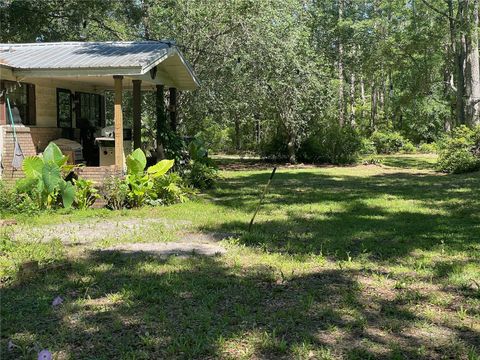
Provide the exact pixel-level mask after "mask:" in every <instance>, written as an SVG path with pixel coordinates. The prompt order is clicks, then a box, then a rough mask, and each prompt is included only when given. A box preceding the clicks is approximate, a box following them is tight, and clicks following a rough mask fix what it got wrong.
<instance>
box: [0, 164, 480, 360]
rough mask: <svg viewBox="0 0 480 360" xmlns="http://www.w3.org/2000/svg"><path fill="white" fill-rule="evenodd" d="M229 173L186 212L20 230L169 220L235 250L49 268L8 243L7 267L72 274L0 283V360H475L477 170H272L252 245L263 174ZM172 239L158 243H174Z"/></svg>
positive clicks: (66, 252) (80, 256) (59, 219)
mask: <svg viewBox="0 0 480 360" xmlns="http://www.w3.org/2000/svg"><path fill="white" fill-rule="evenodd" d="M222 161H223V163H222V164H223V165H225V166H227V168H228V169H232V168H234V169H242V170H237V171H231V170H229V171H224V172H222V176H223V179H222V180H221V182H220V183H219V185H218V187H217V189H215V190H212V191H210V192H208V193H207V194H205V195H203V196H201V197H200V198H199V199H197V200H196V201H192V202H189V203H186V204H178V205H174V206H170V207H164V208H154V209H152V208H143V209H138V210H134V211H122V212H109V211H105V210H89V211H83V212H75V211H74V212H66V213H63V214H59V213H54V214H45V215H41V216H39V217H36V218H34V219H32V218H27V217H19V218H18V219H19V221H20V222H21V223H22V224H24V225H28V226H34V227H35V226H40V225H45V224H57V223H65V226H68V222H70V221H91V219H92V217H95V219H96V220H99V219H100V220H101V219H102V218H115V219H129V218H139V219H140V218H149V217H161V218H167V219H170V220H189V221H191V225H189V226H188V229H189V231H205V232H209V231H212V232H221V233H229V234H231V237H230V238H229V239H228V240H224V241H223V245H224V246H225V247H227V248H228V250H229V251H228V253H227V254H226V255H224V256H217V257H211V258H202V257H191V258H179V257H170V258H169V259H167V260H159V259H158V258H155V257H152V256H149V255H145V256H141V255H135V256H133V255H123V254H121V253H115V252H110V253H102V252H99V251H98V246H99V245H98V244H95V245H94V246H93V245H92V247H86V248H82V249H78V248H74V247H73V248H72V247H65V248H64V249H57V245H58V244H57V243H55V244H57V245H55V246H54V245H52V244H50V245H42V246H44V248H43V250H42V252H41V254H40V255H41V256H40V255H38V254H36V252H35V251H31V249H32V243H31V241H27V240H22V242H21V243H18V244H15V245H12V242H8V240H6V241H7V242H8V245H9V247H7V246H4V247H3V248H2V249H0V251H2V254H1V256H2V259H3V260H2V261H6V262H8V264H10V265H11V266H15V264H18V263H19V261H20V259H21V260H25V259H26V258H28V257H29V256H30V257H35V256H37V258H38V259H39V260H40V261H41V262H42V263H45V264H47V263H51V262H57V261H61V262H62V264H64V265H65V266H63V267H62V268H58V269H52V270H46V271H44V272H42V273H41V274H39V275H38V276H37V277H36V278H34V279H32V280H31V281H29V282H24V283H21V284H19V283H17V282H15V281H14V279H13V278H12V277H10V278H9V279H8V278H4V280H5V282H4V284H3V288H2V289H1V291H2V297H1V300H2V304H1V305H2V306H1V319H2V323H1V327H2V328H1V343H0V349H1V350H0V355H1V356H0V357H1V358H2V359H18V358H24V359H33V358H35V354H36V350H35V349H36V348H48V349H50V350H51V351H52V352H54V355H55V356H56V358H58V359H112V358H115V359H152V358H154V359H155V358H188V359H190V358H198V359H205V358H225V359H230V358H232V359H233V358H235V359H237V358H244V359H250V358H268V359H272V358H288V359H290V358H292V359H309V358H315V359H369V358H372V359H376V358H380V359H421V358H429V359H430V358H449V359H450V358H452V359H479V351H480V288H479V286H480V285H479V282H480V240H479V234H480V231H479V230H480V213H479V211H478V209H479V206H480V193H479V191H478V189H479V186H480V174H479V173H473V174H466V175H452V176H446V175H442V174H439V173H436V172H434V171H432V163H433V162H434V159H433V160H432V158H431V157H421V156H400V157H398V156H397V157H394V156H391V157H383V162H382V166H371V165H369V166H356V167H304V168H279V169H278V172H277V175H276V177H275V179H274V181H273V183H272V186H271V189H270V193H269V194H268V196H267V198H266V201H265V204H264V206H263V208H262V209H261V211H260V213H259V215H258V216H257V219H256V222H255V225H254V228H253V231H252V233H247V228H248V222H249V221H250V217H251V214H252V213H253V211H254V209H255V206H256V204H257V202H258V199H259V194H260V192H261V190H262V187H263V186H264V184H265V183H266V181H267V179H268V177H269V173H270V169H269V168H268V165H263V166H260V164H257V163H256V164H255V166H254V167H253V170H248V169H246V168H245V166H243V167H242V166H240V165H241V162H239V161H236V162H235V164H234V166H231V167H228V161H227V160H225V159H224V160H222ZM247 165H248V166H249V165H252V164H251V163H249V164H247ZM248 166H247V167H248ZM157 231H160V230H157ZM163 232H164V233H162V234H158V239H159V241H170V240H171V239H173V238H175V236H178V229H168V228H164V229H163ZM145 237H148V239H150V240H149V241H152V240H153V239H154V238H155V236H154V234H152V233H150V232H148V233H146V235H145ZM165 239H167V240H165ZM142 240H145V239H138V238H137V237H134V238H132V240H131V241H142ZM32 241H34V239H32ZM122 241H124V240H122ZM106 242H107V243H108V241H107V240H106ZM15 246H16V247H15ZM24 248H27V249H28V250H22V249H24ZM39 251H40V250H39ZM25 254H27V255H25ZM5 259H7V260H5ZM12 264H13V265H12ZM11 268H12V267H11ZM13 268H14V267H13ZM9 275H10V276H11V273H9ZM57 295H61V296H62V297H64V298H65V301H64V303H63V305H62V306H60V307H59V308H58V309H53V308H52V307H51V305H50V304H51V301H52V300H53V298H54V297H55V296H57ZM9 339H12V340H13V342H14V343H15V344H16V345H17V346H18V348H15V349H14V351H13V352H8V351H7V350H6V347H7V342H8V340H9Z"/></svg>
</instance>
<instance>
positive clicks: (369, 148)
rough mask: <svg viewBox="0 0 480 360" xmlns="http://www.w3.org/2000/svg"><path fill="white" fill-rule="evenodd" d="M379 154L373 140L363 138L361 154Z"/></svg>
mask: <svg viewBox="0 0 480 360" xmlns="http://www.w3.org/2000/svg"><path fill="white" fill-rule="evenodd" d="M376 153H377V149H376V148H375V144H374V143H373V141H372V140H370V139H366V138H362V139H361V145H360V154H363V155H375V154H376Z"/></svg>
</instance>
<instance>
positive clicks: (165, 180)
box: [152, 173, 195, 205]
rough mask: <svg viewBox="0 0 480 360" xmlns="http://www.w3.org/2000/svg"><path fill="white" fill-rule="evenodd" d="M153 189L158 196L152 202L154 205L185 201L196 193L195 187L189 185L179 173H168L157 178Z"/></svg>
mask: <svg viewBox="0 0 480 360" xmlns="http://www.w3.org/2000/svg"><path fill="white" fill-rule="evenodd" d="M153 191H154V192H155V194H156V198H157V200H155V201H154V202H153V203H152V204H154V205H157V204H161V205H170V204H175V203H179V202H181V203H183V202H185V201H188V199H189V197H190V196H192V195H194V194H195V191H194V189H192V188H191V187H189V186H188V185H187V184H186V183H185V181H184V180H183V179H182V178H181V177H180V175H179V174H177V173H168V174H165V175H164V176H161V177H158V178H156V179H155V180H154V182H153Z"/></svg>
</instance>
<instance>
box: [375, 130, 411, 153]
mask: <svg viewBox="0 0 480 360" xmlns="http://www.w3.org/2000/svg"><path fill="white" fill-rule="evenodd" d="M370 139H371V140H372V142H373V144H374V145H375V148H376V149H377V153H378V154H393V153H397V152H399V151H400V150H402V147H403V146H404V144H405V143H407V141H408V140H406V139H405V138H404V137H403V136H402V135H401V134H400V133H398V132H382V131H375V132H374V133H373V134H372V136H371V138H370Z"/></svg>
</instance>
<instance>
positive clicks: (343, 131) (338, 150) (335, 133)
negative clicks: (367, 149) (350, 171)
mask: <svg viewBox="0 0 480 360" xmlns="http://www.w3.org/2000/svg"><path fill="white" fill-rule="evenodd" d="M360 148H361V139H360V136H359V134H358V133H357V131H356V130H355V129H354V128H352V127H350V126H343V127H340V126H338V125H337V124H329V125H326V126H323V127H322V128H320V129H318V130H317V131H316V132H315V134H314V135H312V136H310V137H308V138H307V139H305V141H304V142H303V143H302V144H301V146H300V148H299V149H298V151H297V157H298V159H299V160H300V161H304V162H308V163H330V164H349V163H354V162H356V161H357V159H358V153H359V151H360Z"/></svg>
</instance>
